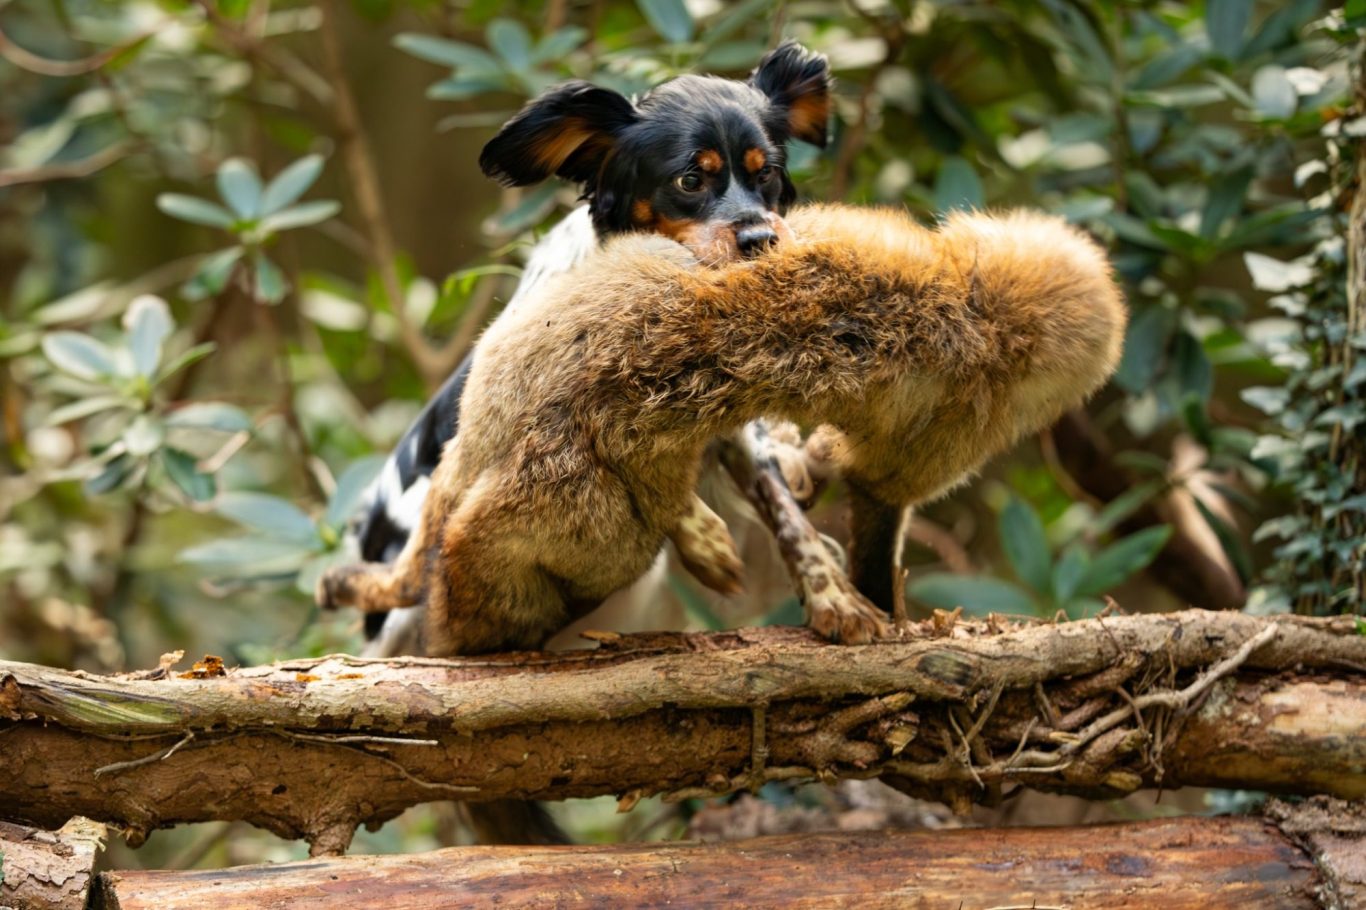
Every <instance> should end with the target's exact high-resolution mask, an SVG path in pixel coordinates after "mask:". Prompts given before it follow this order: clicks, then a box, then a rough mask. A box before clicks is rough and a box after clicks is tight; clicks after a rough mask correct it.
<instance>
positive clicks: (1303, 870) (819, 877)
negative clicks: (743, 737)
mask: <svg viewBox="0 0 1366 910" xmlns="http://www.w3.org/2000/svg"><path fill="white" fill-rule="evenodd" d="M1288 811H1291V812H1294V811H1295V810H1288ZM1334 818H1336V819H1347V818H1348V816H1347V815H1346V814H1343V813H1337V814H1335V813H1332V812H1329V813H1328V814H1327V816H1326V819H1328V820H1331V819H1334ZM1352 826H1353V830H1354V831H1355V833H1352V832H1351V831H1349V832H1348V833H1347V834H1346V835H1344V834H1341V833H1340V832H1339V831H1338V829H1339V828H1341V827H1343V826H1342V825H1341V824H1340V823H1333V822H1331V821H1325V820H1319V821H1309V822H1307V823H1306V822H1304V821H1301V822H1300V828H1301V829H1302V830H1303V829H1306V828H1312V829H1313V830H1314V831H1316V832H1318V833H1320V834H1332V835H1334V836H1336V837H1338V838H1340V839H1343V840H1344V841H1346V842H1349V843H1351V844H1352V845H1353V846H1354V847H1355V849H1356V850H1357V851H1358V854H1359V853H1360V852H1361V851H1363V850H1366V841H1363V840H1362V839H1361V831H1360V830H1359V828H1360V818H1359V817H1356V816H1353V817H1352ZM832 864H834V865H832ZM836 865H837V872H835V873H834V874H832V868H834V867H835V866H836ZM1350 867H1351V862H1350V857H1349V858H1347V859H1346V860H1344V858H1343V855H1342V854H1341V853H1338V854H1332V855H1325V854H1323V853H1320V852H1316V851H1315V849H1314V848H1313V847H1311V846H1307V842H1306V841H1305V840H1304V838H1303V837H1302V836H1301V835H1297V834H1291V833H1286V832H1283V831H1282V830H1281V829H1280V828H1278V827H1277V826H1276V825H1275V824H1272V823H1268V822H1266V821H1263V820H1259V819H1255V818H1174V819H1162V820H1158V821H1147V822H1137V823H1126V824H1110V825H1091V826H1082V827H1069V828H1011V829H970V828H969V829H956V830H950V831H914V832H910V831H876V832H862V833H857V834H837V833H829V834H805V835H787V836H781V837H763V838H756V839H753V840H745V841H734V842H729V843H717V844H697V843H657V844H633V845H610V846H594V847H457V848H452V849H447V850H439V851H436V852H434V853H428V854H418V855H407V856H348V857H338V858H329V859H315V860H309V861H306V862H299V863H286V864H282V865H272V866H240V867H237V868H232V869H220V870H215V871H204V872H147V871H130V872H108V873H104V874H103V875H101V876H100V881H99V884H98V885H97V888H96V893H95V894H94V895H93V897H94V899H93V901H92V904H91V907H92V910H153V908H156V910H177V908H187V910H189V908H195V910H197V908H200V907H213V908H215V910H239V908H240V910H248V908H253V910H254V908H257V907H274V908H279V910H308V908H315V907H316V908H329V910H330V908H332V907H335V906H337V905H338V903H341V904H343V905H345V906H356V907H372V906H383V907H387V908H390V910H430V908H437V907H441V908H446V907H468V906H487V905H490V904H492V903H494V902H495V901H496V903H497V906H499V907H505V908H517V907H550V906H553V907H561V906H580V905H591V906H625V907H735V906H743V907H755V908H761V907H781V908H793V907H797V908H800V907H822V908H825V907H858V908H881V907H896V908H934V910H941V908H944V907H950V908H963V910H984V908H1007V907H1009V908H1020V910H1024V908H1038V910H1049V908H1054V910H1057V908H1063V907H1085V908H1087V910H1119V908H1127V910H1138V908H1143V910H1146V908H1150V907H1158V906H1160V907H1163V908H1168V910H1245V908H1249V907H1256V908H1259V910H1277V908H1281V910H1292V908H1293V910H1311V908H1314V910H1319V908H1329V907H1339V908H1347V907H1352V906H1360V905H1359V904H1356V903H1354V901H1355V900H1356V898H1358V897H1360V896H1362V891H1361V890H1359V889H1360V888H1361V885H1362V882H1363V880H1364V879H1363V878H1362V877H1361V873H1360V870H1358V871H1357V872H1356V873H1353V872H1351V871H1350ZM1344 869H1346V870H1347V871H1345V872H1344ZM1354 876H1355V877H1354Z"/></svg>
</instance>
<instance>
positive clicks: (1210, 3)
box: [1205, 0, 1252, 60]
mask: <svg viewBox="0 0 1366 910" xmlns="http://www.w3.org/2000/svg"><path fill="white" fill-rule="evenodd" d="M1251 18H1252V0H1206V3H1205V31H1206V32H1207V33H1208V34H1209V43H1210V47H1212V48H1213V49H1214V52H1215V53H1216V54H1218V55H1219V56H1220V57H1223V58H1225V59H1226V60H1234V59H1237V57H1238V52H1239V51H1241V50H1242V49H1243V35H1244V33H1246V32H1247V23H1248V20H1249V19H1251Z"/></svg>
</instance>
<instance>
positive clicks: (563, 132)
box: [479, 82, 636, 186]
mask: <svg viewBox="0 0 1366 910" xmlns="http://www.w3.org/2000/svg"><path fill="white" fill-rule="evenodd" d="M635 120H636V109H635V106H634V105H632V104H631V102H630V101H628V100H627V99H626V98H625V97H624V96H622V95H619V94H618V93H616V92H614V91H612V90H611V89H605V88H598V87H597V86H595V85H590V84H588V83H587V82H566V83H565V84H564V85H559V86H556V87H555V88H552V89H550V90H549V91H547V92H546V93H545V94H543V95H541V97H539V98H537V99H536V100H534V101H531V102H530V103H528V104H527V106H526V107H524V108H522V109H521V111H519V112H518V113H517V116H515V117H513V118H512V119H511V120H509V121H508V122H507V123H505V124H504V125H503V128H502V129H501V130H499V131H498V135H497V136H494V137H493V138H492V139H490V140H489V143H488V145H486V146H484V150H483V151H482V152H480V153H479V167H480V168H481V169H482V170H483V172H484V173H485V174H487V175H488V176H490V177H492V178H493V179H494V180H497V181H498V182H499V183H501V184H503V185H504V186H526V185H528V184H531V183H540V182H541V181H542V180H544V179H546V178H547V177H549V176H550V175H551V174H558V175H559V176H561V177H563V178H565V179H566V180H572V181H574V182H575V183H585V182H587V181H589V180H591V179H593V177H594V176H595V175H596V174H597V172H598V167H599V166H600V165H601V164H602V161H603V159H604V158H605V157H606V155H607V153H608V152H609V151H611V149H612V147H613V146H614V145H615V144H616V141H617V137H618V135H619V134H620V133H621V131H622V130H623V129H625V128H626V127H628V126H630V125H631V124H632V123H634V122H635Z"/></svg>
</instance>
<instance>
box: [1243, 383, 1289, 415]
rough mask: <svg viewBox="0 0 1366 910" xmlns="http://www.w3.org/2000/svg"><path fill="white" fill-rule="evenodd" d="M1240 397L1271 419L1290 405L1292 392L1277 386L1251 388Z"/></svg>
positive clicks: (1245, 390) (1244, 390)
mask: <svg viewBox="0 0 1366 910" xmlns="http://www.w3.org/2000/svg"><path fill="white" fill-rule="evenodd" d="M1238 394H1239V397H1241V398H1242V399H1243V401H1246V402H1247V403H1248V404H1250V405H1252V406H1253V407H1254V408H1256V409H1257V410H1259V411H1261V412H1262V413H1263V414H1266V415H1268V416H1270V417H1275V416H1276V415H1277V414H1280V413H1281V412H1283V411H1284V410H1285V409H1286V406H1287V405H1289V404H1290V390H1289V389H1285V388H1280V387H1276V386H1250V387H1248V388H1246V389H1243V390H1242V391H1241V392H1240V393H1238Z"/></svg>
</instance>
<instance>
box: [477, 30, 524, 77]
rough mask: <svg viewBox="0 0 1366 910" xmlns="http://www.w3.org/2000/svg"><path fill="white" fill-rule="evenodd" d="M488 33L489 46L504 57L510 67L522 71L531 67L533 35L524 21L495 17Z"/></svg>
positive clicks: (515, 70)
mask: <svg viewBox="0 0 1366 910" xmlns="http://www.w3.org/2000/svg"><path fill="white" fill-rule="evenodd" d="M486 34H487V37H488V42H489V47H490V48H491V49H492V50H493V51H494V53H496V54H497V55H498V56H499V57H502V58H503V62H504V63H505V64H507V67H508V69H510V70H512V71H514V72H522V71H524V70H527V69H529V68H530V67H531V36H530V35H529V34H527V30H526V26H524V25H522V23H520V22H518V21H517V20H515V19H494V20H493V21H492V22H490V23H489V27H488V31H487V33H486Z"/></svg>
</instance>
